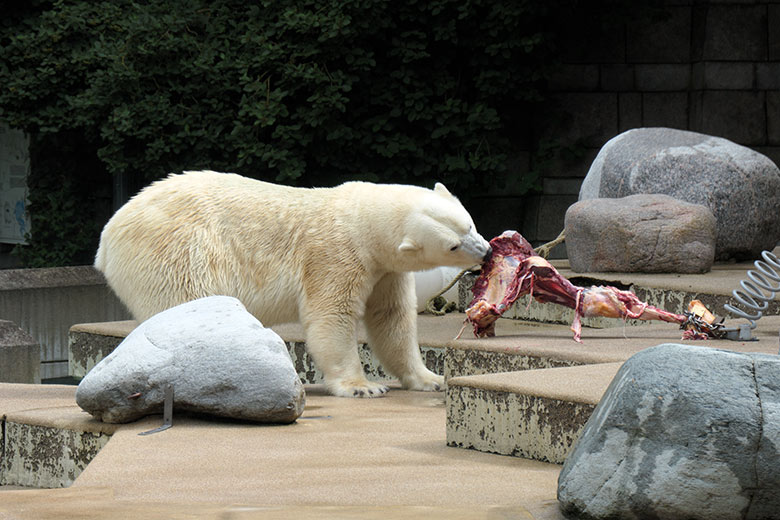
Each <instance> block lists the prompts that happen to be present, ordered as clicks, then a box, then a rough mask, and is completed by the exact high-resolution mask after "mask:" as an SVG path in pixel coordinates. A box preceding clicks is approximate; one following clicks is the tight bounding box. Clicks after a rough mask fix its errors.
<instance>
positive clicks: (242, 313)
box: [76, 296, 305, 423]
mask: <svg viewBox="0 0 780 520" xmlns="http://www.w3.org/2000/svg"><path fill="white" fill-rule="evenodd" d="M168 385H173V388H174V394H175V398H174V406H173V409H174V413H175V412H176V411H177V410H187V411H194V412H198V413H205V414H209V415H216V416H220V417H230V418H236V419H244V420H250V421H257V422H272V423H289V422H293V421H295V419H297V418H298V417H299V416H300V415H301V413H303V407H304V403H305V392H304V389H303V385H302V384H301V381H300V379H299V378H298V374H297V373H296V371H295V369H294V367H293V364H292V361H291V359H290V354H289V352H288V351H287V347H286V346H285V344H284V341H282V339H281V338H280V337H279V336H278V335H277V334H276V333H275V332H273V331H272V330H270V329H266V328H264V327H263V326H262V324H261V323H260V322H259V321H257V319H256V318H255V317H254V316H252V315H251V314H249V313H248V312H247V311H246V309H245V308H244V306H243V305H242V304H241V303H240V302H239V301H238V300H237V299H235V298H231V297H227V296H211V297H208V298H202V299H200V300H195V301H192V302H189V303H185V304H183V305H179V306H177V307H174V308H172V309H168V310H167V311H164V312H161V313H159V314H157V315H155V316H152V317H151V318H149V319H148V320H146V321H145V322H143V323H141V324H140V325H139V326H138V327H137V328H136V329H135V330H133V331H132V332H131V333H130V335H128V336H127V338H125V340H124V341H122V343H120V345H119V346H118V347H117V348H116V350H114V351H113V352H112V353H111V354H110V355H109V356H108V357H106V358H104V359H103V360H102V361H101V362H100V363H98V364H97V365H96V366H95V367H94V368H93V369H92V370H91V371H90V372H89V373H88V374H87V375H86V376H85V377H84V379H82V381H81V383H80V384H79V386H78V389H77V391H76V402H77V403H78V405H79V406H80V407H81V408H83V409H84V410H85V411H87V412H89V413H91V414H92V415H94V416H95V418H97V419H99V420H101V421H104V422H110V423H121V422H129V421H133V420H136V419H139V418H140V417H143V416H145V415H149V414H153V413H159V412H161V411H162V405H163V398H164V393H165V388H166V387H167V386H168Z"/></svg>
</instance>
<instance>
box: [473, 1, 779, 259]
mask: <svg viewBox="0 0 780 520" xmlns="http://www.w3.org/2000/svg"><path fill="white" fill-rule="evenodd" d="M560 44H561V49H562V56H561V58H562V63H561V64H560V66H558V67H556V68H555V70H554V73H553V74H552V75H551V77H550V78H549V80H548V82H547V88H548V94H549V102H547V103H546V104H545V105H544V106H543V107H541V109H540V110H539V111H538V113H536V114H535V115H534V118H533V121H532V122H531V123H530V124H531V125H532V127H533V131H532V133H533V139H534V140H535V141H536V142H537V143H538V142H541V141H547V142H553V143H557V144H559V145H560V146H561V147H562V148H563V150H564V151H566V152H567V153H566V154H564V153H559V154H558V157H555V158H554V160H553V161H552V164H551V166H550V167H549V168H548V169H547V170H546V172H545V175H544V178H543V179H542V182H541V184H542V192H541V193H537V194H531V195H526V196H512V194H511V193H509V194H503V195H502V196H497V195H494V194H487V195H485V196H484V197H482V198H480V199H478V200H477V201H475V202H474V204H473V206H474V207H473V208H472V212H473V213H474V214H475V220H476V221H477V225H478V228H479V229H480V231H481V232H482V234H483V235H485V236H486V237H487V236H490V237H492V236H495V235H496V234H498V233H500V232H502V231H503V230H505V229H519V230H520V231H521V233H522V234H523V235H524V236H525V237H526V238H527V239H528V240H530V241H531V243H532V244H534V245H539V244H541V243H544V242H546V241H549V240H552V239H553V238H555V237H556V236H557V234H558V232H560V231H561V230H562V229H563V218H564V214H565V212H566V209H567V208H568V207H569V205H571V204H572V203H574V202H576V200H577V196H578V194H579V187H580V184H581V182H582V179H583V178H584V177H585V175H586V174H587V172H588V169H589V167H590V164H591V162H592V161H593V158H594V157H595V156H596V154H597V153H598V150H599V149H600V148H601V146H603V145H604V143H606V142H607V141H608V140H609V139H611V138H612V137H614V136H616V135H617V134H619V133H621V132H624V131H626V130H629V129H631V128H637V127H652V126H665V127H670V128H679V129H683V130H692V131H696V132H701V133H705V134H711V135H716V136H720V137H725V138H726V139H730V140H732V141H734V142H736V143H738V144H742V145H745V146H748V147H750V148H753V149H754V150H756V151H758V152H760V153H763V154H765V155H767V156H768V157H769V158H770V159H772V160H773V161H774V162H775V163H778V164H780V3H778V2H776V1H775V2H773V1H769V0H757V1H750V0H743V1H738V0H724V1H720V0H709V1H696V2H694V1H684V0H668V1H666V2H665V3H664V5H663V7H662V9H660V10H647V11H643V12H641V13H639V14H638V16H636V17H635V18H633V19H631V20H627V19H625V17H623V19H622V21H621V17H609V16H605V15H604V13H597V14H594V15H593V18H592V19H582V20H580V23H577V24H576V25H573V27H572V29H571V31H570V32H568V33H567V36H565V37H564V38H563V41H561V42H560ZM519 146H520V147H521V148H530V146H529V143H521V144H520V145H519ZM572 151H574V152H576V153H575V154H572ZM523 153H524V154H525V157H526V159H527V161H528V162H527V163H526V164H522V165H521V166H519V167H518V170H517V171H518V172H522V171H523V170H524V169H527V168H530V167H532V166H531V165H530V161H532V160H533V159H532V154H530V153H528V152H527V151H525V150H524V152H523ZM566 155H568V156H570V157H571V156H572V155H574V158H573V159H572V158H566V157H565V156H566ZM521 156H522V154H521ZM486 214H487V216H485V215H486ZM518 215H522V218H519V217H518ZM513 226H516V227H513ZM518 226H519V227H518ZM554 253H556V254H555V256H557V257H561V256H565V249H564V247H560V248H559V249H557V250H556V251H554Z"/></svg>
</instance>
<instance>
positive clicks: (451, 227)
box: [95, 171, 490, 397]
mask: <svg viewBox="0 0 780 520" xmlns="http://www.w3.org/2000/svg"><path fill="white" fill-rule="evenodd" d="M489 253H490V245H489V244H488V243H487V242H486V241H485V239H484V238H482V237H481V236H480V235H479V234H478V233H477V231H476V229H475V227H474V223H473V221H472V219H471V217H470V216H469V214H468V212H467V211H466V210H465V209H464V208H463V206H462V205H461V203H460V202H459V201H458V200H457V199H456V198H455V197H454V196H453V195H451V194H450V193H449V192H448V191H447V189H446V188H445V187H444V186H443V185H442V184H436V187H435V188H434V189H433V190H429V189H425V188H420V187H416V186H406V185H394V184H386V185H381V184H372V183H368V182H348V183H345V184H342V185H340V186H337V187H335V188H293V187H288V186H280V185H276V184H271V183H267V182H262V181H257V180H253V179H249V178H246V177H242V176H240V175H236V174H232V173H217V172H212V171H191V172H184V173H183V174H179V175H170V176H169V177H167V178H166V179H163V180H161V181H157V182H155V183H153V184H151V185H150V186H148V187H147V188H145V189H143V190H142V191H141V192H139V193H138V194H137V195H136V196H135V197H133V198H132V199H131V200H130V201H128V202H127V204H125V205H124V206H123V207H121V208H120V209H119V210H118V211H117V212H116V213H115V214H114V216H113V217H112V218H111V219H110V220H109V222H108V223H107V224H106V226H105V228H104V229H103V232H102V234H101V237H100V246H99V247H98V250H97V254H96V259H95V267H96V268H97V269H98V270H100V271H101V272H102V273H103V274H104V275H105V277H106V280H107V281H108V284H109V285H110V286H111V288H112V289H113V290H114V292H115V293H116V294H117V295H118V296H119V298H120V299H121V300H122V302H123V303H124V304H125V305H126V306H127V308H128V309H129V310H130V312H131V313H132V314H133V316H134V317H135V318H136V319H138V320H145V319H147V318H149V317H151V316H152V315H154V314H156V313H158V312H160V311H163V310H165V309H168V308H170V307H173V306H175V305H178V304H181V303H184V302H187V301H190V300H194V299H197V298H201V297H204V296H212V295H226V296H234V297H236V298H238V299H239V300H240V301H241V302H242V303H243V304H244V306H245V307H246V308H247V310H248V311H249V312H251V313H252V314H253V315H254V316H256V317H257V318H258V319H259V320H260V321H261V323H263V325H265V326H271V325H274V324H277V323H285V322H293V321H300V323H301V324H302V325H303V327H304V329H305V334H306V345H307V349H308V352H309V354H310V355H311V356H312V358H313V360H314V363H315V364H316V365H317V366H318V367H319V369H320V370H321V371H322V373H323V375H324V378H325V384H326V386H327V388H328V390H329V391H330V392H331V393H333V394H335V395H338V396H359V397H363V396H365V397H370V396H378V395H382V394H384V393H385V392H386V391H387V387H386V386H385V385H383V384H380V383H377V382H371V381H368V380H367V379H366V377H365V374H364V372H363V368H362V365H361V363H360V360H359V357H358V349H357V338H356V326H357V322H358V321H359V320H361V319H362V320H363V321H364V323H365V326H366V330H367V332H368V341H369V345H370V346H371V348H372V350H373V351H374V353H375V354H376V356H377V358H378V359H379V361H380V362H381V363H382V366H383V367H384V368H385V370H386V371H388V372H389V373H391V374H393V375H394V376H396V377H398V378H399V379H400V381H401V384H402V385H403V386H404V387H405V388H408V389H412V390H437V389H440V388H441V387H442V385H443V382H444V380H443V378H442V377H441V376H438V375H436V374H434V373H433V372H431V371H429V370H428V369H427V368H426V367H425V365H424V363H423V361H422V357H421V355H420V350H419V347H418V344H417V318H416V305H415V294H414V277H413V275H412V273H411V271H419V270H423V269H429V268H432V267H436V266H440V265H451V266H460V267H470V266H473V265H475V264H478V263H480V262H482V260H483V259H484V258H486V257H487V255H489Z"/></svg>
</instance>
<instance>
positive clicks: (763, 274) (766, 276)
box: [723, 251, 780, 329]
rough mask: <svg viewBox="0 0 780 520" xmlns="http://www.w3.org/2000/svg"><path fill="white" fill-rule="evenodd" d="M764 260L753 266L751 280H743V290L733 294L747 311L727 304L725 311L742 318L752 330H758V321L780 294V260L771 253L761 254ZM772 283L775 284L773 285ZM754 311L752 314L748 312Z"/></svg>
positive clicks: (749, 276)
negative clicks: (779, 293)
mask: <svg viewBox="0 0 780 520" xmlns="http://www.w3.org/2000/svg"><path fill="white" fill-rule="evenodd" d="M761 256H762V257H763V259H764V260H756V261H755V262H754V263H753V265H755V266H756V269H755V270H752V269H751V270H748V272H747V276H748V278H750V280H742V281H741V282H740V283H739V284H740V285H741V286H742V290H740V289H734V291H733V292H732V293H731V294H732V296H734V299H735V300H736V301H737V303H738V304H740V305H742V306H744V307H745V308H746V309H747V310H743V309H740V308H738V307H734V306H733V305H730V304H728V303H727V304H726V305H724V306H723V308H724V309H726V310H727V311H729V312H730V313H731V314H733V315H735V316H738V317H740V318H745V319H746V320H748V321H749V322H750V328H751V329H755V328H756V320H759V319H761V316H762V315H763V313H764V311H765V310H767V308H768V307H769V302H770V301H772V300H774V298H775V294H777V293H778V292H780V260H779V259H778V258H777V256H776V255H775V254H773V253H770V252H769V251H764V252H763V253H761ZM772 281H774V282H775V283H774V284H773V283H772ZM764 291H767V292H764ZM750 310H752V311H754V312H753V313H752V314H750V313H749V312H748V311H750Z"/></svg>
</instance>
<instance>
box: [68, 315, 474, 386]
mask: <svg viewBox="0 0 780 520" xmlns="http://www.w3.org/2000/svg"><path fill="white" fill-rule="evenodd" d="M462 319H463V318H462V316H458V315H455V316H454V317H453V316H452V315H451V316H447V317H444V318H440V317H435V316H420V317H419V320H420V324H419V325H420V329H421V330H420V344H421V346H420V352H421V354H422V357H423V361H424V362H425V364H426V366H427V367H428V368H429V369H430V370H432V371H434V372H436V373H437V374H441V373H443V372H444V365H445V362H444V357H445V345H446V343H447V342H448V341H449V340H450V338H451V337H453V336H454V335H455V334H457V331H458V328H459V327H460V322H461V321H462ZM137 326H138V322H136V321H132V320H129V321H116V322H103V323H80V324H76V325H73V326H72V327H71V328H70V331H69V333H68V374H69V375H70V376H72V377H75V378H76V379H81V378H83V377H84V376H85V375H87V372H89V371H90V370H91V369H92V368H93V367H94V366H95V365H96V364H97V363H98V362H100V360H102V359H103V358H104V357H106V356H107V355H109V354H110V353H111V352H113V351H114V349H115V348H116V347H117V346H118V345H119V344H120V343H121V342H122V340H123V339H125V337H127V335H128V334H130V332H131V331H132V330H133V329H134V328H135V327H137ZM272 329H273V330H274V331H275V332H276V333H277V334H279V335H280V336H281V337H282V339H283V340H284V342H285V344H286V345H287V348H288V350H289V352H290V357H291V358H292V361H293V365H294V366H295V369H296V370H297V371H298V375H299V377H300V378H301V381H303V382H304V383H307V384H319V383H322V381H323V376H322V373H321V372H320V371H319V370H318V369H317V367H315V366H314V362H313V361H312V360H311V358H310V357H309V354H308V352H307V351H306V342H305V334H304V331H303V327H301V326H300V325H299V324H293V323H288V324H283V325H278V326H274V327H272ZM365 337H366V334H365V330H364V329H363V328H362V327H361V328H360V329H359V330H358V341H359V354H360V360H361V363H362V364H363V370H364V371H365V373H366V375H367V376H368V378H369V379H371V380H373V381H392V380H394V379H395V378H393V377H392V376H390V375H388V374H387V373H386V372H385V371H384V370H383V369H382V367H381V365H380V364H379V361H378V360H377V359H376V357H375V356H374V354H373V352H372V351H371V349H370V348H369V347H368V345H367V343H366V342H365Z"/></svg>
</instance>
